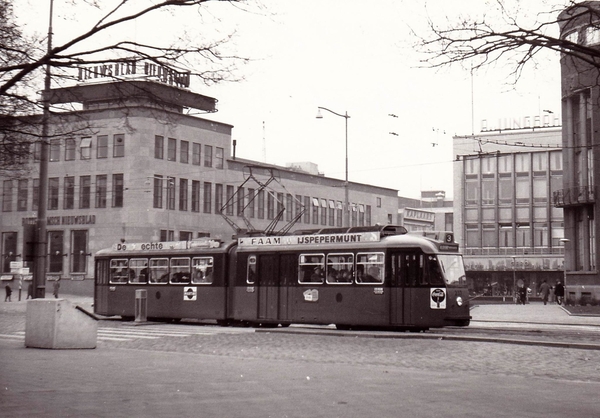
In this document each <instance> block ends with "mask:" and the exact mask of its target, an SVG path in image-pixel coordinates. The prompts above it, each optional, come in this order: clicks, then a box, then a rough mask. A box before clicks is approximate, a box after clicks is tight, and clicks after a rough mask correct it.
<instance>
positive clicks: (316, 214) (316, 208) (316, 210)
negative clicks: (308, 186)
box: [312, 197, 319, 225]
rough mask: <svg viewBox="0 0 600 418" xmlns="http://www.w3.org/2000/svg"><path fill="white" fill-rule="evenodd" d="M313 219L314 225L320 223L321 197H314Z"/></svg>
mask: <svg viewBox="0 0 600 418" xmlns="http://www.w3.org/2000/svg"><path fill="white" fill-rule="evenodd" d="M312 221H313V225H318V224H319V199H317V198H316V197H313V198H312Z"/></svg>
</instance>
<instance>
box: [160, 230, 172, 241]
mask: <svg viewBox="0 0 600 418" xmlns="http://www.w3.org/2000/svg"><path fill="white" fill-rule="evenodd" d="M174 240H175V231H173V230H166V229H161V230H160V242H168V241H174Z"/></svg>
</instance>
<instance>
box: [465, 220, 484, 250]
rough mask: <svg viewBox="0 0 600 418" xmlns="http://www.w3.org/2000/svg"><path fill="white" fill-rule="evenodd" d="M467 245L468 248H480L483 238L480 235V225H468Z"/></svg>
mask: <svg viewBox="0 0 600 418" xmlns="http://www.w3.org/2000/svg"><path fill="white" fill-rule="evenodd" d="M465 229H466V236H465V238H466V243H465V245H466V247H467V248H480V247H481V238H480V235H479V227H478V226H477V225H466V227H465Z"/></svg>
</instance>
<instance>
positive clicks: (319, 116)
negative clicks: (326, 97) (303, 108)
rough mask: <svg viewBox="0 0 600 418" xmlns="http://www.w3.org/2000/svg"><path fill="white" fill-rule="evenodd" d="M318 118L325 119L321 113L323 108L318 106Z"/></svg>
mask: <svg viewBox="0 0 600 418" xmlns="http://www.w3.org/2000/svg"><path fill="white" fill-rule="evenodd" d="M316 118H317V119H323V115H322V114H321V108H320V107H318V108H317V116H316Z"/></svg>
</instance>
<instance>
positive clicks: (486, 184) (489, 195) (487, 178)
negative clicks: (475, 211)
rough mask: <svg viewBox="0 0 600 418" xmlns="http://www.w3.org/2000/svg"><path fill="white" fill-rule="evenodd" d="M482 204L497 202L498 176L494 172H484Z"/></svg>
mask: <svg viewBox="0 0 600 418" xmlns="http://www.w3.org/2000/svg"><path fill="white" fill-rule="evenodd" d="M481 204H482V205H494V204H496V178H495V177H494V175H493V174H483V178H482V179H481Z"/></svg>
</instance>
